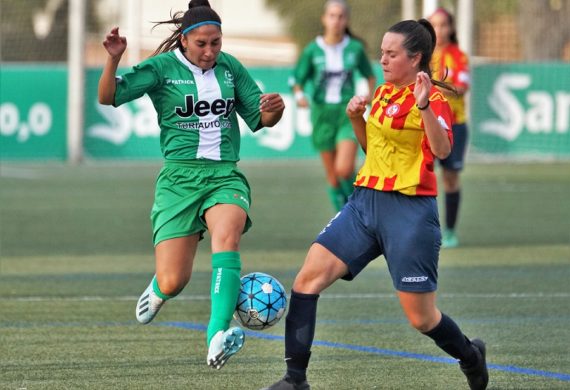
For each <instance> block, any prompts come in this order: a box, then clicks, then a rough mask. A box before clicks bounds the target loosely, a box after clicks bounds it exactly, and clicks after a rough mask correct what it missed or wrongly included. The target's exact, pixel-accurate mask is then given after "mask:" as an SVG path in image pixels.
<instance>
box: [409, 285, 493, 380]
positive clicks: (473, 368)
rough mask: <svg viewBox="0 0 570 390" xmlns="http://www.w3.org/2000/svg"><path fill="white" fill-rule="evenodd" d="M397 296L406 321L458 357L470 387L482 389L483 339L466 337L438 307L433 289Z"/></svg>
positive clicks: (484, 373) (484, 368)
mask: <svg viewBox="0 0 570 390" xmlns="http://www.w3.org/2000/svg"><path fill="white" fill-rule="evenodd" d="M398 297H399V298H400V304H401V305H402V309H403V310H404V313H405V314H406V317H407V318H408V321H409V322H410V325H411V326H413V327H414V328H416V329H417V330H418V331H420V332H421V333H423V334H424V335H426V336H428V337H429V338H431V339H432V340H433V341H434V342H435V344H436V345H437V346H438V347H440V348H441V349H442V350H444V351H445V352H447V353H448V354H449V355H451V356H452V357H454V358H455V359H457V360H458V361H459V366H460V368H461V371H462V372H463V374H465V376H466V377H467V383H468V384H469V388H470V389H471V390H485V389H486V388H487V384H488V382H489V373H488V371H487V362H486V349H485V343H484V342H483V341H481V340H479V339H473V340H469V339H468V338H467V337H466V336H465V335H464V334H463V333H462V332H461V330H460V329H459V327H458V326H457V324H456V323H455V322H454V321H453V320H452V319H451V318H449V317H448V316H447V315H445V314H443V313H441V311H439V309H438V308H437V307H436V304H435V300H436V294H435V292H426V293H413V292H404V291H398Z"/></svg>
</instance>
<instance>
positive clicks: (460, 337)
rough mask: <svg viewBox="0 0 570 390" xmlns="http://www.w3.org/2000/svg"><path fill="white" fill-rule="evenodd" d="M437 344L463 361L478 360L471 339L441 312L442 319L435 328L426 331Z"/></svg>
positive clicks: (469, 363)
mask: <svg viewBox="0 0 570 390" xmlns="http://www.w3.org/2000/svg"><path fill="white" fill-rule="evenodd" d="M424 334H425V335H426V336H428V337H429V338H431V339H432V340H433V341H435V344H436V345H437V346H438V347H440V348H441V349H443V350H444V351H445V352H447V353H448V354H449V355H451V356H452V357H454V358H455V359H457V360H460V361H461V362H462V363H465V364H467V365H472V364H474V363H476V362H477V355H476V354H475V351H474V350H473V347H472V344H471V341H469V339H468V338H467V337H466V336H465V335H464V334H463V333H462V332H461V329H459V327H458V326H457V324H456V323H455V322H454V321H453V320H452V319H451V318H449V317H448V316H446V315H445V314H443V313H441V321H440V322H439V324H437V325H436V327H435V328H433V329H432V330H430V331H429V332H425V333H424Z"/></svg>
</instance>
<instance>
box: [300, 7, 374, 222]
mask: <svg viewBox="0 0 570 390" xmlns="http://www.w3.org/2000/svg"><path fill="white" fill-rule="evenodd" d="M348 17H349V8H348V5H347V3H346V2H345V1H344V0H328V1H327V2H326V3H325V7H324V13H323V16H322V18H321V22H322V24H323V28H324V32H323V35H322V36H318V37H317V38H316V39H315V40H314V41H313V42H311V43H309V45H307V47H305V49H304V50H303V53H302V54H301V57H300V58H299V60H298V62H297V66H296V67H295V71H294V74H293V78H292V84H293V90H294V93H295V100H296V101H297V105H298V107H300V108H306V107H309V102H308V100H307V98H306V97H305V94H304V92H303V88H304V87H305V85H306V84H307V83H310V84H312V87H313V94H312V96H311V122H312V124H313V137H312V138H313V146H314V147H315V149H316V150H317V151H318V152H319V153H320V155H321V160H322V162H323V165H324V168H325V174H326V178H327V182H328V185H329V188H328V194H329V198H330V200H331V203H332V204H333V207H334V209H335V210H336V211H339V210H340V209H341V208H342V206H344V204H345V203H346V201H347V199H348V197H349V196H350V194H352V191H353V182H354V166H355V160H356V152H357V148H358V145H357V142H356V139H355V138H354V133H353V132H352V127H351V125H350V121H349V120H348V117H347V116H346V114H345V112H344V110H345V107H346V104H347V103H348V101H349V100H350V98H351V97H352V96H353V95H354V93H355V86H354V72H355V71H358V72H359V73H360V74H361V75H362V76H364V77H366V79H367V81H368V89H369V91H370V92H372V91H373V90H374V87H375V84H376V78H375V77H374V74H373V72H372V67H371V66H370V61H369V60H368V58H367V57H366V53H365V51H364V46H363V45H362V42H361V41H360V40H358V39H356V38H354V37H353V36H352V34H351V33H350V29H349V28H348Z"/></svg>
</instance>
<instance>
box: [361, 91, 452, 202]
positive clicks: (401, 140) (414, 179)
mask: <svg viewBox="0 0 570 390" xmlns="http://www.w3.org/2000/svg"><path fill="white" fill-rule="evenodd" d="M414 86H415V83H414V84H410V85H408V86H407V87H405V88H402V89H397V88H396V87H395V86H394V85H393V84H390V83H385V84H383V85H381V86H380V87H378V89H376V92H375V94H374V99H373V100H372V108H371V110H370V115H369V116H368V120H367V122H366V145H367V146H366V159H365V161H364V165H363V166H362V168H361V169H360V171H359V172H358V175H357V177H356V181H355V185H357V186H361V187H367V188H373V189H375V190H379V191H399V192H401V193H402V194H405V195H427V196H435V195H437V179H436V175H435V173H434V155H433V153H432V152H431V149H430V145H429V141H428V138H427V135H426V134H425V132H424V124H423V121H422V118H421V114H420V110H418V108H417V107H416V99H415V97H414ZM429 100H430V106H431V108H432V110H433V112H434V113H435V116H436V118H437V119H438V121H439V122H440V124H441V125H442V127H443V128H444V129H445V130H446V131H447V135H448V137H449V140H450V142H453V135H452V132H451V115H452V114H451V109H450V107H449V104H448V102H447V99H446V98H445V97H444V96H443V94H442V93H441V92H440V91H439V90H438V89H437V88H435V87H432V90H431V91H430V98H429Z"/></svg>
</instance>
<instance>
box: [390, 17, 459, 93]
mask: <svg viewBox="0 0 570 390" xmlns="http://www.w3.org/2000/svg"><path fill="white" fill-rule="evenodd" d="M388 32H392V33H397V34H401V35H403V36H404V42H403V43H402V46H403V47H404V49H406V51H407V53H408V56H409V57H413V56H415V55H416V54H420V55H421V59H420V70H421V71H423V72H426V73H427V74H428V76H429V77H430V81H431V82H432V84H434V85H436V86H438V87H440V88H444V89H447V90H449V91H452V92H454V93H456V94H457V90H456V89H455V88H454V87H453V86H452V85H450V84H448V83H445V82H443V81H438V80H434V79H433V77H432V71H431V68H430V62H431V57H432V55H433V50H434V49H435V44H436V35H435V30H434V29H433V26H432V25H431V23H430V22H429V21H428V20H426V19H419V20H418V21H415V20H404V21H401V22H398V23H396V24H395V25H393V26H392V27H390V29H389V30H388Z"/></svg>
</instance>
